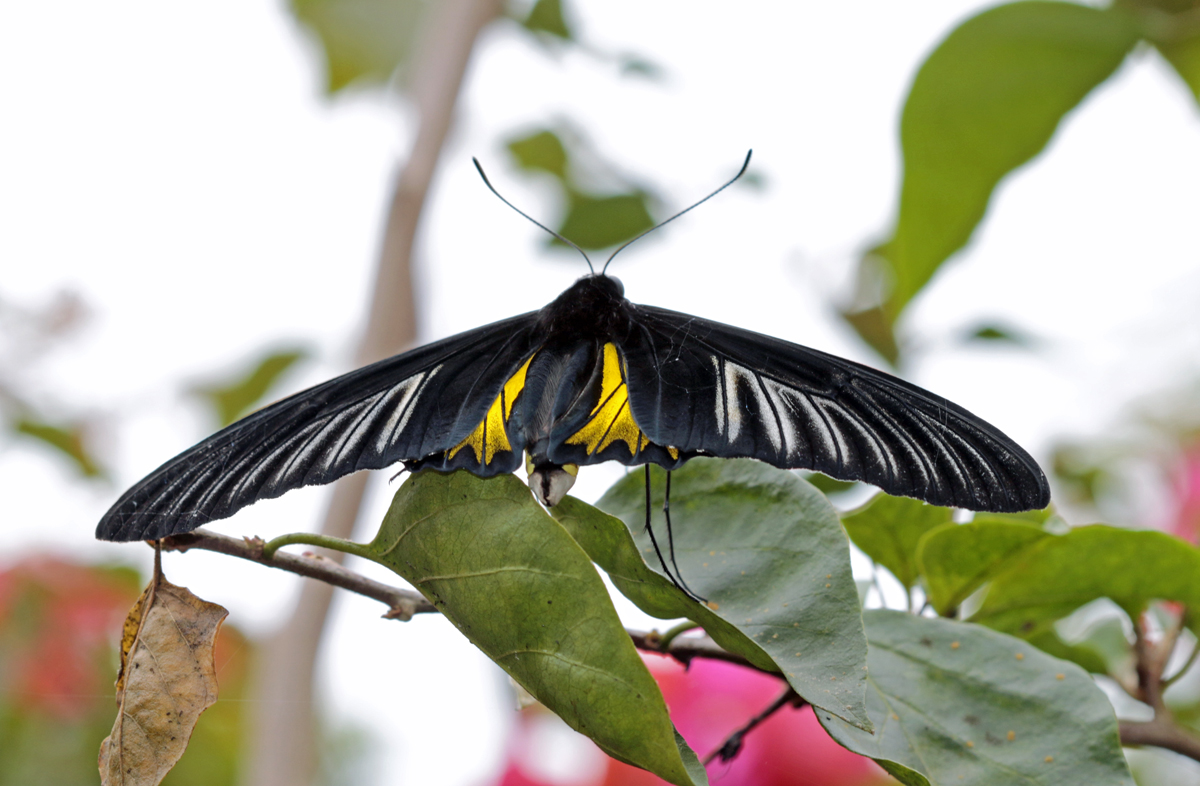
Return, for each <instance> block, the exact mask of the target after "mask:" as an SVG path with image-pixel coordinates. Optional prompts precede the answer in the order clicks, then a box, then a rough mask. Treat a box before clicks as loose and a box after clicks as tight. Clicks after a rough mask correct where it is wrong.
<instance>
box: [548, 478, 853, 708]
mask: <svg viewBox="0 0 1200 786" xmlns="http://www.w3.org/2000/svg"><path fill="white" fill-rule="evenodd" d="M664 474H665V473H663V472H662V471H661V470H660V469H659V468H658V467H654V472H653V473H652V476H653V478H654V482H653V484H652V486H653V488H652V491H653V494H652V500H653V503H652V504H653V509H654V527H655V531H656V532H657V533H659V534H660V537H659V541H660V545H661V546H662V548H663V549H664V550H665V549H666V548H667V543H666V537H665V536H666V524H665V521H664V520H663V516H662V512H661V508H662V502H663V488H664V482H663V481H664ZM596 504H597V507H599V508H601V509H602V510H605V511H608V512H609V513H611V514H613V515H614V516H616V517H617V518H619V519H621V521H623V522H624V524H625V526H623V527H619V528H618V524H617V522H614V521H612V520H611V519H610V520H607V521H606V520H603V519H600V518H598V517H596V516H590V515H589V516H583V515H580V514H579V511H578V510H577V509H571V508H568V509H566V510H565V511H564V513H563V514H561V515H564V516H566V515H568V514H569V515H572V516H574V517H576V518H577V519H578V521H576V522H572V523H569V524H568V528H570V529H571V530H572V532H573V533H574V534H575V536H576V539H578V540H579V541H580V543H582V544H583V545H584V548H585V549H586V550H587V551H588V552H589V554H590V555H591V556H592V559H594V560H595V561H596V562H597V563H598V564H599V565H600V566H601V567H602V568H604V569H605V570H606V571H607V572H608V573H609V576H610V577H611V578H612V580H613V583H614V584H615V585H616V587H617V589H619V590H620V591H621V592H622V593H623V594H624V595H626V596H627V597H628V598H629V599H630V600H632V601H633V602H634V603H636V604H637V605H638V606H639V607H640V608H641V609H643V610H644V611H645V612H646V613H648V614H652V615H654V616H657V617H660V618H673V617H683V616H686V617H688V618H690V619H692V620H693V621H695V622H697V623H699V624H701V625H703V626H704V627H705V630H707V631H708V633H709V635H710V636H712V637H713V639H714V640H715V641H717V642H718V643H719V644H720V645H721V646H723V647H725V648H727V649H729V650H731V651H733V652H737V653H739V654H741V655H743V656H745V657H746V658H748V659H749V660H750V661H751V662H753V663H755V664H756V665H759V666H762V667H764V668H772V664H773V668H774V669H777V670H779V671H781V672H782V673H783V675H784V676H785V677H786V678H787V680H788V682H789V683H790V684H791V685H792V687H794V688H795V689H796V692H797V693H799V694H800V695H801V696H803V697H804V698H805V699H806V700H808V701H809V702H811V703H812V704H813V705H814V706H817V707H821V708H824V709H825V710H827V711H828V712H830V713H832V714H834V715H837V716H838V717H841V718H844V719H846V720H847V721H848V722H850V723H854V724H861V725H866V724H867V723H868V721H867V719H866V715H865V712H864V708H863V695H864V694H863V691H864V689H865V679H866V673H865V666H866V641H865V640H864V638H863V633H862V617H861V613H860V611H859V604H858V591H857V589H856V588H855V585H854V577H853V575H852V574H851V571H850V549H849V544H848V543H847V541H846V535H845V533H844V532H843V531H842V528H841V526H840V525H839V524H838V519H837V514H836V513H835V512H834V510H833V507H832V506H831V505H830V504H829V501H828V500H827V499H825V497H824V496H823V495H822V494H821V493H820V492H819V491H817V490H816V489H815V488H813V487H812V486H811V485H810V484H808V483H806V482H805V481H804V480H803V479H802V478H800V477H799V476H798V475H796V474H795V473H791V472H785V471H784V470H779V469H775V468H774V467H771V466H768V465H766V464H763V463H761V462H758V461H752V460H749V459H737V460H729V459H706V458H695V459H692V460H691V461H689V462H688V463H687V464H686V465H684V467H683V468H682V469H680V470H677V471H676V472H674V473H672V482H671V522H672V526H673V530H674V536H675V537H674V540H675V554H676V557H677V561H678V563H679V569H680V571H681V572H682V573H683V578H684V580H685V581H686V582H687V583H688V584H689V585H690V586H691V587H692V588H693V589H694V590H695V591H696V592H698V593H699V594H700V595H701V596H703V597H705V598H707V599H708V601H709V606H708V608H704V607H702V606H700V604H697V603H695V602H693V601H688V600H687V599H686V596H684V595H683V593H681V592H679V591H678V590H676V589H675V588H674V587H673V586H671V584H670V582H669V581H668V580H667V579H665V578H663V576H662V575H661V574H660V573H659V572H658V567H659V566H658V560H657V557H656V556H655V554H654V549H653V547H652V546H651V544H650V540H649V536H648V535H647V534H646V533H645V532H644V526H645V515H646V513H645V484H644V475H643V473H642V472H632V473H630V474H628V475H626V476H625V477H624V478H623V479H621V480H620V481H618V482H617V483H616V484H615V485H614V486H613V487H612V488H611V489H609V490H608V492H607V493H606V494H605V495H604V497H603V498H602V499H601V500H600V501H599V502H598V503H596ZM631 533H632V540H631ZM635 543H636V545H635ZM639 552H640V557H639ZM643 560H648V561H650V562H651V564H652V565H653V569H652V568H650V567H647V565H646V562H643Z"/></svg>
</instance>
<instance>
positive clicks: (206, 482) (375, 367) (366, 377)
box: [96, 313, 537, 541]
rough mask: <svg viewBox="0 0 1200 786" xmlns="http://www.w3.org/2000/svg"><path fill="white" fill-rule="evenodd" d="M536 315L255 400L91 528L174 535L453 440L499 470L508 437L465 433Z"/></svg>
mask: <svg viewBox="0 0 1200 786" xmlns="http://www.w3.org/2000/svg"><path fill="white" fill-rule="evenodd" d="M536 318H537V315H536V313H530V314H524V315H522V316H518V317H513V318H511V319H507V320H504V321H501V322H496V323H493V324H491V325H487V326H485V327H481V328H477V329H475V330H471V331H468V332H466V333H462V334H460V335H457V336H453V337H451V338H448V339H445V340H443V341H439V342H436V343H433V344H429V345H427V346H424V347H420V348H418V349H415V350H413V351H411V352H407V353H404V354H402V355H397V356H395V357H392V358H388V359H387V360H382V361H380V362H378V363H375V364H372V365H370V366H365V367H364V368H360V369H358V370H357V371H352V372H350V373H348V374H345V375H343V376H340V377H337V378H336V379H333V380H330V381H329V382H326V383H324V384H321V385H318V386H316V387H313V388H309V389H308V390H305V391H302V392H300V393H297V394H296V395H294V396H291V397H289V398H286V399H283V400H282V401H279V402H277V403H275V404H272V405H270V406H268V407H265V408H263V409H261V410H259V411H257V412H255V413H253V414H251V415H249V416H247V417H245V418H243V419H242V420H239V421H238V422H237V423H234V424H233V425H231V426H229V427H227V428H225V429H223V430H221V431H219V432H217V433H216V434H214V435H212V436H211V437H209V438H208V439H206V440H204V441H203V442H201V443H199V444H198V445H196V446H195V447H193V448H191V449H189V450H186V451H184V452H183V453H181V454H180V455H178V456H176V457H175V458H173V459H171V460H170V461H168V462H167V463H166V464H163V465H162V466H161V467H159V468H158V469H157V470H155V471H154V472H153V473H151V474H150V475H149V476H147V477H146V478H144V479H143V480H142V481H140V482H139V483H138V484H137V485H135V486H134V487H133V488H131V489H130V490H129V491H127V492H126V493H125V494H124V495H123V496H122V497H121V498H120V499H119V500H118V501H117V503H116V504H115V505H113V507H112V508H111V509H110V510H109V511H108V513H106V514H105V516H104V518H103V519H101V521H100V524H99V525H98V526H97V528H96V537H98V538H101V539H103V540H124V541H128V540H151V539H155V538H162V537H166V536H168V535H177V534H179V533H182V532H189V531H191V530H193V529H195V528H196V527H199V526H201V525H203V524H205V523H207V522H209V521H213V520H215V519H222V518H225V517H227V516H231V515H233V514H234V513H235V512H236V511H238V510H239V509H241V508H243V507H245V506H246V505H249V504H251V503H252V502H256V501H258V500H260V499H269V498H272V497H278V496H280V495H281V494H283V493H285V492H287V491H289V490H291V489H294V488H299V487H301V486H311V485H316V484H322V483H330V482H332V481H334V480H336V479H337V478H340V477H342V476H343V475H348V474H350V473H351V472H354V471H356V470H360V469H380V468H382V467H386V466H389V465H391V464H395V463H396V462H398V461H416V460H419V459H422V458H427V457H430V456H432V455H434V454H442V457H441V458H439V460H438V461H437V462H427V465H430V466H434V465H438V464H444V463H446V459H445V456H448V455H449V454H450V452H451V451H455V448H456V447H457V448H459V449H458V450H457V451H455V457H454V460H453V462H452V463H453V465H454V466H467V467H468V468H470V469H471V471H473V472H475V473H476V474H479V475H492V474H497V473H500V472H511V471H513V470H514V469H516V468H517V466H518V465H519V464H520V458H521V450H520V446H515V447H514V446H509V447H510V449H509V450H508V451H506V452H505V451H501V452H498V453H497V452H495V451H487V452H483V451H476V450H473V449H470V448H471V447H472V445H471V444H470V443H471V442H472V438H473V437H474V436H475V432H477V431H478V432H480V436H481V437H482V436H483V430H484V429H485V428H486V423H487V422H488V421H489V420H490V418H489V417H488V416H489V414H490V413H491V411H492V409H493V408H495V407H496V404H497V401H498V400H499V399H498V397H499V396H500V395H501V391H502V388H503V387H504V386H505V384H506V382H508V381H509V380H510V379H511V378H512V376H513V375H514V373H516V372H518V370H519V369H521V367H522V363H524V362H526V361H527V360H528V358H529V356H530V355H531V354H532V353H533V351H534V348H535V347H534V336H533V334H534V330H533V328H534V325H535V323H536ZM501 410H503V406H501ZM478 441H479V442H483V440H482V439H480V440H478ZM460 443H461V444H460ZM506 444H507V443H506ZM463 448H467V449H463ZM481 453H482V455H481Z"/></svg>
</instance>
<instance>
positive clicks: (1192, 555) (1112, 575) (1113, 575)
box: [930, 523, 1200, 635]
mask: <svg viewBox="0 0 1200 786" xmlns="http://www.w3.org/2000/svg"><path fill="white" fill-rule="evenodd" d="M976 526H981V527H991V528H995V527H999V526H1003V525H999V524H991V525H989V524H986V523H985V524H983V525H974V524H967V525H963V527H962V528H960V529H965V528H975V527H976ZM1009 526H1013V525H1009ZM1017 526H1019V525H1017ZM968 537H969V536H968ZM937 538H938V540H943V539H944V542H943V543H940V544H938V545H939V547H940V548H943V549H944V548H947V547H950V548H953V547H955V546H956V545H957V546H958V547H960V548H961V547H964V546H966V543H965V541H964V536H959V535H958V533H956V532H942V533H938V535H937ZM930 541H931V543H930V545H932V541H933V536H932V535H931V536H930ZM990 572H991V586H990V587H989V588H988V591H987V595H986V596H985V597H984V599H983V603H982V604H981V605H980V607H979V609H978V610H977V611H976V612H975V613H974V614H973V615H972V617H971V619H972V621H974V622H980V623H982V624H984V625H987V626H988V627H991V628H995V629H997V630H1002V631H1005V632H1008V633H1013V634H1015V635H1026V634H1028V635H1032V634H1033V633H1035V632H1037V631H1039V630H1042V629H1045V628H1046V627H1047V626H1048V625H1050V624H1053V622H1055V621H1057V620H1060V619H1062V618H1063V617H1066V616H1067V615H1068V614H1070V613H1071V612H1073V611H1074V610H1075V609H1077V608H1079V607H1080V606H1082V605H1084V604H1085V603H1090V602H1091V601H1093V600H1096V599H1097V598H1109V599H1111V600H1112V601H1113V602H1114V603H1116V604H1117V605H1118V606H1120V607H1121V608H1122V609H1123V610H1124V611H1125V613H1126V614H1128V615H1129V618H1130V619H1131V620H1136V619H1137V618H1138V616H1139V615H1140V614H1141V613H1142V611H1144V610H1145V608H1146V607H1147V605H1148V604H1149V603H1150V601H1152V600H1174V601H1179V602H1180V603H1183V604H1184V605H1185V606H1187V607H1188V608H1193V609H1194V608H1200V582H1197V580H1196V577H1197V576H1200V549H1197V548H1196V547H1195V546H1193V545H1191V544H1190V543H1185V542H1184V541H1182V540H1179V539H1178V538H1174V537H1172V536H1170V535H1167V534H1165V533H1162V532H1152V531H1135V530H1127V529H1121V528H1119V527H1109V526H1106V525H1103V524H1094V525H1092V526H1088V527H1079V528H1077V529H1073V530H1071V531H1070V532H1068V533H1066V534H1065V535H1049V536H1047V537H1044V538H1040V539H1037V540H1030V541H1029V542H1028V543H1027V544H1026V545H1024V546H1023V547H1022V548H1020V549H1016V550H1013V551H1012V552H1010V553H1009V555H1008V556H1007V558H1006V559H1005V560H1004V562H1003V563H1002V564H997V565H995V566H994V567H993V568H992V569H991V571H990ZM1189 625H1190V627H1191V628H1192V629H1193V630H1197V629H1200V618H1197V615H1189Z"/></svg>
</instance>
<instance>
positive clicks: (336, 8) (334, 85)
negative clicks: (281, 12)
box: [291, 0, 430, 93]
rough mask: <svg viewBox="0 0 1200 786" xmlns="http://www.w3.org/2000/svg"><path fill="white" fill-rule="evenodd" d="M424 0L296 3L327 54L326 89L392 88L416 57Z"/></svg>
mask: <svg viewBox="0 0 1200 786" xmlns="http://www.w3.org/2000/svg"><path fill="white" fill-rule="evenodd" d="M429 5H430V4H429V3H425V2H421V0H291V8H292V13H294V14H295V15H296V18H297V19H299V20H300V21H301V22H303V23H304V25H305V26H307V27H308V28H309V29H311V30H312V31H313V32H314V33H316V35H317V38H318V40H319V41H320V43H321V48H322V52H323V53H324V55H325V64H326V90H328V91H329V92H330V93H336V92H338V91H339V90H341V89H342V88H344V87H345V86H346V85H348V84H350V83H351V82H355V81H361V82H365V83H371V84H380V85H381V84H386V83H387V81H388V80H389V79H391V78H392V74H393V73H395V71H396V69H397V68H399V67H400V66H401V65H404V64H405V63H406V62H407V61H408V58H409V57H410V56H411V55H412V51H413V45H414V44H415V42H416V39H417V31H418V29H419V28H420V25H421V22H422V19H423V17H424V13H425V10H426V9H427V8H428V7H429Z"/></svg>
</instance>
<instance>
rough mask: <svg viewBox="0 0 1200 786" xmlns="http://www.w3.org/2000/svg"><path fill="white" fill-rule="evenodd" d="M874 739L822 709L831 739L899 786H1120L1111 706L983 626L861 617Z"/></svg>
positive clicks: (879, 614) (1052, 664) (881, 614)
mask: <svg viewBox="0 0 1200 786" xmlns="http://www.w3.org/2000/svg"><path fill="white" fill-rule="evenodd" d="M863 619H864V622H865V623H866V628H867V639H868V640H869V641H870V646H871V653H870V659H869V665H870V669H871V671H870V675H871V676H870V678H869V682H870V689H869V690H868V692H867V708H868V710H869V712H870V714H871V719H872V720H873V721H874V723H875V729H876V731H875V734H874V735H871V734H867V733H865V732H863V731H862V730H860V729H856V728H854V727H853V726H851V725H850V724H848V723H846V722H845V721H842V720H840V719H838V718H835V717H833V716H832V715H831V714H830V713H827V712H824V711H818V712H817V718H818V719H819V720H820V721H821V724H822V725H823V726H824V727H825V728H826V730H827V731H828V732H829V733H830V734H831V735H832V736H833V738H834V739H835V740H837V741H838V742H839V743H841V744H842V745H844V746H845V747H847V748H849V749H850V750H852V751H854V752H855V753H860V754H862V755H864V756H870V757H871V758H873V759H875V760H876V761H877V762H879V764H880V765H881V766H882V767H883V768H884V769H886V770H887V771H888V772H890V773H891V774H892V775H894V776H895V777H896V778H897V779H899V780H900V781H901V782H902V783H905V784H909V786H929V784H962V785H963V786H1008V784H1012V785H1013V786H1030V784H1044V786H1061V785H1062V784H1067V783H1070V784H1088V786H1117V785H1118V784H1121V785H1122V786H1132V785H1133V777H1132V776H1131V775H1130V773H1129V768H1128V766H1127V765H1126V763H1125V757H1124V756H1123V755H1122V753H1121V743H1120V739H1119V737H1118V734H1117V719H1116V717H1115V716H1114V715H1113V709H1112V705H1110V704H1109V702H1108V699H1107V698H1105V696H1104V693H1103V692H1101V690H1100V689H1099V688H1098V687H1096V685H1095V684H1094V683H1093V682H1092V680H1091V678H1090V677H1089V676H1088V675H1087V673H1086V672H1084V671H1083V670H1082V669H1080V668H1079V667H1078V666H1075V665H1074V664H1070V663H1065V662H1063V661H1060V660H1057V659H1056V658H1052V657H1050V656H1049V655H1046V654H1044V653H1042V652H1039V651H1038V650H1037V649H1036V648H1034V647H1032V646H1030V645H1029V644H1027V643H1025V642H1022V641H1019V640H1017V639H1014V638H1011V637H1009V636H1006V635H1004V634H1001V633H997V632H995V631H991V630H988V629H987V628H984V627H981V626H978V625H970V624H967V623H961V622H952V621H950V620H942V619H929V618H926V617H918V616H914V615H911V614H903V613H900V612H895V611H880V610H876V611H868V612H866V613H865V614H864V615H863Z"/></svg>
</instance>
